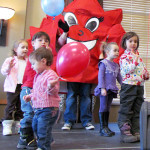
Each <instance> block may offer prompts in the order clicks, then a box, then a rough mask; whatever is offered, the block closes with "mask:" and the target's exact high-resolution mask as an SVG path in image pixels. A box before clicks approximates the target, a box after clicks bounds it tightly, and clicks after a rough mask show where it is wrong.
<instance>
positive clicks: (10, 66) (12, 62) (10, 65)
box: [9, 57, 15, 68]
mask: <svg viewBox="0 0 150 150" xmlns="http://www.w3.org/2000/svg"><path fill="white" fill-rule="evenodd" d="M14 60H15V58H14V57H12V59H11V61H10V63H9V68H12V67H13V66H14V65H15V63H14Z"/></svg>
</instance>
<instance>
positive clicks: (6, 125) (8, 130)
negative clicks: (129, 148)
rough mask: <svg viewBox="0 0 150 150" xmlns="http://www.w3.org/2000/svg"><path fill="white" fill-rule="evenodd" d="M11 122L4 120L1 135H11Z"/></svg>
mask: <svg viewBox="0 0 150 150" xmlns="http://www.w3.org/2000/svg"><path fill="white" fill-rule="evenodd" d="M13 122H14V121H13V120H4V121H3V122H2V124H3V135H12V125H13Z"/></svg>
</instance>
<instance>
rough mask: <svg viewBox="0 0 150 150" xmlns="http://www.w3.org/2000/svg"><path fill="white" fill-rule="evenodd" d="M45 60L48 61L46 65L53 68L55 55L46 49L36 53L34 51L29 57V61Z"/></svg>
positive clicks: (42, 48)
mask: <svg viewBox="0 0 150 150" xmlns="http://www.w3.org/2000/svg"><path fill="white" fill-rule="evenodd" d="M43 58H45V59H46V60H47V63H46V65H47V66H51V64H52V63H53V54H52V52H51V50H49V49H46V48H45V47H40V48H38V49H37V50H36V51H33V52H32V53H31V54H30V56H29V61H30V62H32V60H36V61H41V59H43Z"/></svg>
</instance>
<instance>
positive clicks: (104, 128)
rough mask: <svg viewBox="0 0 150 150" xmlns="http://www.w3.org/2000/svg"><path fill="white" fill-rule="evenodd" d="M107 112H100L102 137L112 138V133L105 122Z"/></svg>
mask: <svg viewBox="0 0 150 150" xmlns="http://www.w3.org/2000/svg"><path fill="white" fill-rule="evenodd" d="M105 119H106V118H105V112H99V121H100V135H101V136H107V137H109V136H112V134H111V133H110V131H109V130H108V128H107V126H106V121H105Z"/></svg>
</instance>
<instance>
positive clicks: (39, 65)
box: [31, 58, 46, 73]
mask: <svg viewBox="0 0 150 150" xmlns="http://www.w3.org/2000/svg"><path fill="white" fill-rule="evenodd" d="M31 65H32V66H31V67H32V68H33V70H35V71H36V73H42V72H43V71H44V70H45V69H46V60H45V58H43V59H42V60H40V61H37V60H35V59H34V60H33V59H32V61H31Z"/></svg>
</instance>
